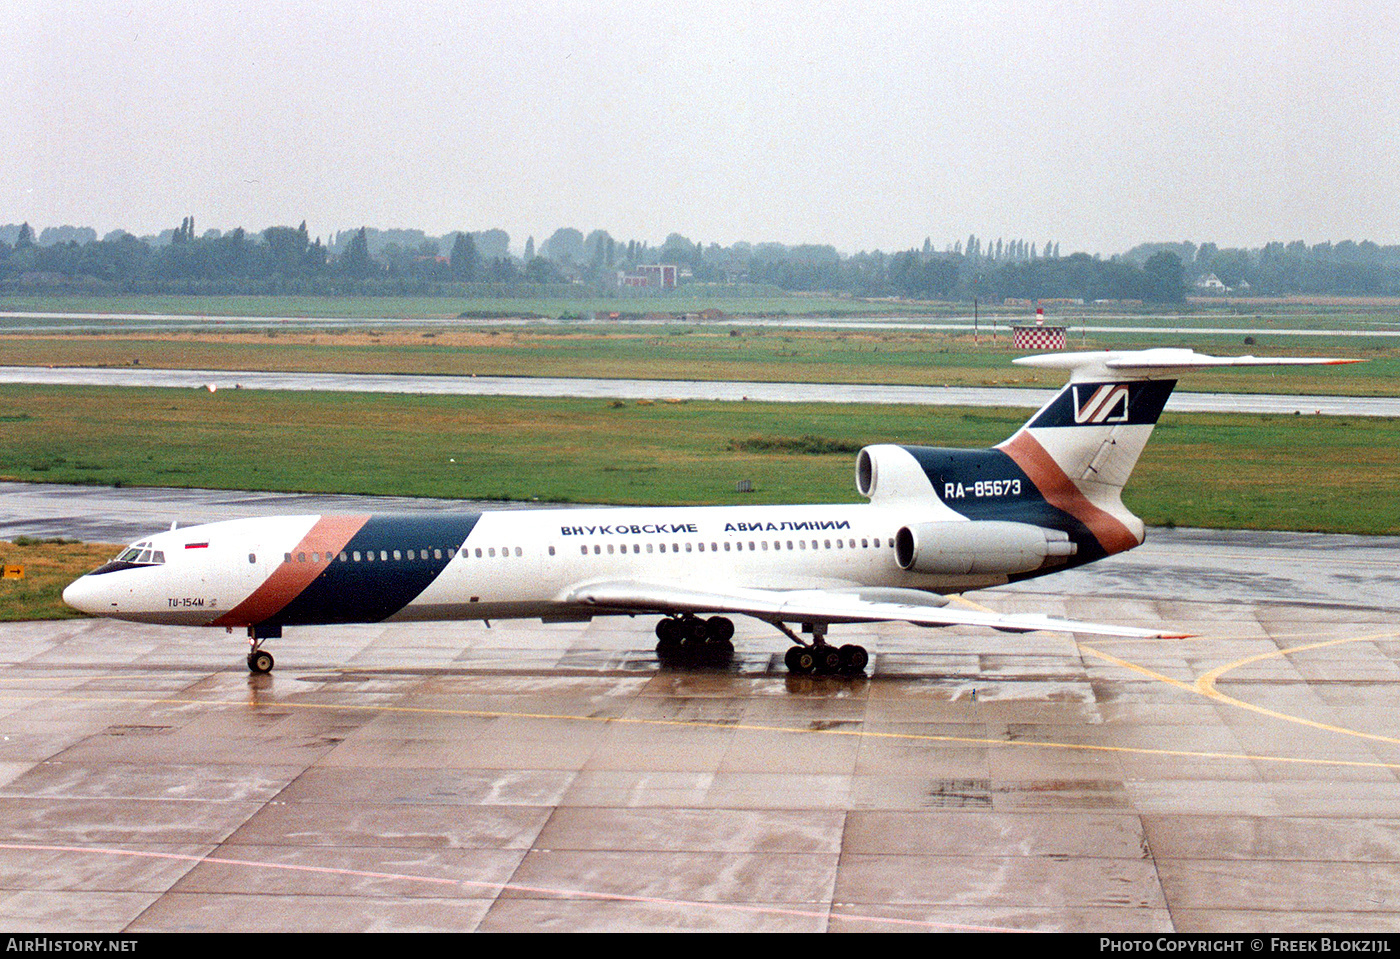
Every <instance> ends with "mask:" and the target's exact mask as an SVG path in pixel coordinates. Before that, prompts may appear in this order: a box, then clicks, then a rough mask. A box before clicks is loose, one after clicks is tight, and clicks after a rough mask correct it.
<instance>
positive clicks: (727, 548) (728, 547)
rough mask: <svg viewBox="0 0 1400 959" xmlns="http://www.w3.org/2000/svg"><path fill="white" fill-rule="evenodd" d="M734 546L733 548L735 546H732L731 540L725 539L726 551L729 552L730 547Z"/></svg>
mask: <svg viewBox="0 0 1400 959" xmlns="http://www.w3.org/2000/svg"><path fill="white" fill-rule="evenodd" d="M732 548H733V547H732V546H730V544H729V541H728V540H725V541H724V551H725V552H726V553H727V552H729V551H730V549H732Z"/></svg>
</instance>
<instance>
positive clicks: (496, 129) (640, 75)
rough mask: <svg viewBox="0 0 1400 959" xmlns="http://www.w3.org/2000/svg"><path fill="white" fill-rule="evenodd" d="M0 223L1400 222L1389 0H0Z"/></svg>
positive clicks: (652, 237) (446, 226) (528, 228)
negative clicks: (0, 83) (1, 85)
mask: <svg viewBox="0 0 1400 959" xmlns="http://www.w3.org/2000/svg"><path fill="white" fill-rule="evenodd" d="M3 7H4V13H3V16H0V51H3V60H0V62H3V63H4V64H5V70H4V82H5V86H6V88H7V92H6V95H5V96H4V97H3V98H0V130H3V131H4V139H5V144H4V148H3V149H0V223H5V222H16V223H17V222H20V221H25V220H27V221H29V222H30V223H31V224H32V225H33V226H34V227H35V228H36V229H42V228H43V227H45V226H57V225H62V224H73V225H78V226H92V227H94V228H96V229H97V231H98V233H99V235H100V234H103V233H106V232H107V231H109V230H112V229H115V228H117V227H122V228H125V229H129V230H131V231H133V232H136V233H153V232H158V231H160V230H162V229H166V228H169V227H173V226H177V225H178V224H179V223H180V220H181V218H182V217H184V216H186V215H191V214H192V215H193V216H194V217H195V226H196V232H201V233H202V232H203V231H204V230H205V229H209V228H218V229H223V230H228V229H232V228H233V227H236V226H243V227H245V228H248V229H253V230H260V229H262V228H263V227H266V226H270V225H280V224H287V225H293V226H295V225H296V224H297V223H299V222H300V221H302V220H303V219H304V220H306V222H307V225H308V228H309V229H310V231H311V233H312V234H313V235H321V236H326V235H329V234H331V233H333V232H334V231H336V230H342V229H349V228H353V227H358V226H360V225H369V226H377V227H381V228H387V227H418V228H421V229H424V230H426V231H428V232H429V233H434V234H437V233H447V232H449V231H452V230H458V229H467V230H481V229H487V228H490V227H501V228H503V229H505V230H507V231H508V232H509V233H510V234H511V240H512V245H513V246H515V247H516V248H519V247H520V246H523V244H524V241H525V238H526V237H527V236H530V235H533V236H534V237H535V238H536V242H537V243H538V242H540V241H541V240H543V239H544V238H545V237H547V236H548V235H549V234H550V233H552V232H553V231H554V230H555V229H556V228H558V227H561V226H572V227H576V228H578V229H580V230H582V231H583V232H584V233H587V232H589V231H590V230H592V229H595V228H601V229H606V230H608V231H609V232H610V233H611V234H612V235H613V236H614V237H616V238H618V239H620V240H623V241H626V240H629V239H644V240H648V241H650V242H652V243H660V242H661V241H663V240H664V239H665V237H666V235H667V234H668V233H669V232H672V231H674V232H679V233H681V234H684V235H685V236H687V237H689V238H690V239H692V240H702V241H705V242H707V243H708V242H719V243H722V244H729V243H732V242H734V241H736V240H749V241H752V242H759V241H765V240H775V241H779V242H784V243H803V242H815V243H831V244H834V245H835V246H836V247H837V248H838V249H840V250H842V251H843V252H848V253H849V252H856V251H859V250H870V249H877V248H878V249H883V250H898V249H907V248H909V247H911V246H915V245H921V244H922V243H923V240H924V238H925V237H932V239H933V242H934V244H935V246H936V247H939V248H942V247H943V246H944V245H946V244H951V243H952V242H953V241H954V240H957V239H965V238H966V237H967V235H968V234H969V233H976V234H977V235H978V236H980V237H982V238H984V239H990V240H993V241H995V239H996V238H997V237H999V236H1000V237H1004V238H1007V239H1011V238H1021V239H1026V240H1033V241H1035V242H1037V243H1041V242H1044V241H1046V240H1057V241H1059V242H1060V243H1061V252H1062V253H1068V252H1070V251H1072V250H1084V251H1088V252H1096V253H1104V254H1112V253H1117V252H1122V251H1123V250H1125V249H1127V248H1128V247H1130V246H1132V245H1134V244H1136V243H1139V242H1142V241H1147V240H1192V241H1195V242H1197V243H1199V242H1202V241H1206V240H1210V241H1214V242H1216V243H1219V244H1220V245H1221V246H1230V245H1245V246H1258V245H1262V244H1263V243H1265V242H1268V241H1270V240H1284V241H1288V240H1293V239H1302V240H1305V241H1307V242H1308V243H1316V242H1320V241H1323V240H1332V241H1337V240H1343V239H1356V240H1361V239H1372V240H1375V241H1377V242H1380V243H1397V242H1400V2H1396V0H1368V2H1352V0H1299V2H1293V3H1288V2H1262V0H1236V2H1231V0H1211V2H1195V0H1187V2H1169V0H1163V2H1146V0H1106V2H1088V0H1084V2H1077V0H1069V2H1066V0H1055V2H1048V0H1042V2H1034V3H1033V2H1029V0H1002V2H980V0H956V2H945V0H923V2H904V0H883V2H879V3H865V2H860V0H840V2H826V0H800V2H798V0H769V2H737V0H736V2H730V0H703V2H691V0H668V2H659V0H657V2H643V0H615V2H607V3H588V2H583V0H571V2H551V0H534V2H524V3H515V2H505V0H452V2H446V3H443V2H438V0H413V2H402V0H377V2H372V3H358V2H353V0H342V2H339V3H334V4H329V3H328V4H316V3H301V2H292V3H287V2H285V0H278V2H257V0H246V2H229V0H197V2H188V3H185V2H165V0H125V2H120V3H118V2H108V0H4V4H3Z"/></svg>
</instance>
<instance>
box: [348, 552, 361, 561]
mask: <svg viewBox="0 0 1400 959" xmlns="http://www.w3.org/2000/svg"><path fill="white" fill-rule="evenodd" d="M350 558H351V559H353V560H354V561H355V562H357V563H358V562H359V561H360V551H359V550H355V551H354V552H353V553H351V554H350Z"/></svg>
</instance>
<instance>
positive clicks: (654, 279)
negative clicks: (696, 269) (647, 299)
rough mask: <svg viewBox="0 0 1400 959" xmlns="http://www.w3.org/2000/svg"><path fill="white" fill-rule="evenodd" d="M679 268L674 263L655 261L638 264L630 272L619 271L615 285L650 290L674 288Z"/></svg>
mask: <svg viewBox="0 0 1400 959" xmlns="http://www.w3.org/2000/svg"><path fill="white" fill-rule="evenodd" d="M678 273H679V269H678V268H677V267H676V266H675V264H671V263H656V264H647V265H645V266H639V267H637V268H636V269H635V270H633V271H632V272H631V273H623V272H619V273H618V274H617V285H618V286H623V287H634V288H637V289H650V290H674V289H675V288H676V276H677V274H678Z"/></svg>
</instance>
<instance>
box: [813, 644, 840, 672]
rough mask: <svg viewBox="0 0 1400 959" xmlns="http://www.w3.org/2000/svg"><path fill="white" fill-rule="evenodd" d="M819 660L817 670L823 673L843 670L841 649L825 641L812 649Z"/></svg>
mask: <svg viewBox="0 0 1400 959" xmlns="http://www.w3.org/2000/svg"><path fill="white" fill-rule="evenodd" d="M812 654H813V655H814V656H815V657H816V660H817V672H819V673H822V674H823V675H828V674H830V673H838V672H840V671H841V651H840V650H839V649H837V648H836V647H835V646H827V645H826V644H825V643H823V644H822V645H821V646H818V647H817V648H816V649H814V650H813V651H812Z"/></svg>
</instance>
